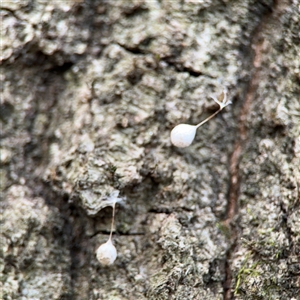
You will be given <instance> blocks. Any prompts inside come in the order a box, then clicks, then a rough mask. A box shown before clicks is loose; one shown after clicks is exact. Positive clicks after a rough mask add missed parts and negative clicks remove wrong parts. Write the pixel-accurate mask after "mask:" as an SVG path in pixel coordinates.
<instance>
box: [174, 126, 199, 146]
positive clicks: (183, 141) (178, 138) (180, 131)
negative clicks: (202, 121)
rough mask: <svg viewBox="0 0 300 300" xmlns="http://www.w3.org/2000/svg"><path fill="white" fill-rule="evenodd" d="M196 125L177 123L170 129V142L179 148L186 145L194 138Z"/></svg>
mask: <svg viewBox="0 0 300 300" xmlns="http://www.w3.org/2000/svg"><path fill="white" fill-rule="evenodd" d="M196 130H197V127H196V126H194V125H188V124H179V125H177V126H175V127H174V128H173V130H172V131H171V142H172V144H173V145H174V146H176V147H179V148H184V147H188V146H189V145H190V144H191V143H192V142H193V140H194V138H195V135H196Z"/></svg>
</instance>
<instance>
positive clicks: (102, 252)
mask: <svg viewBox="0 0 300 300" xmlns="http://www.w3.org/2000/svg"><path fill="white" fill-rule="evenodd" d="M96 257H97V259H98V261H99V262H100V263H101V264H102V265H104V266H108V265H111V264H113V263H114V261H115V260H116V258H117V250H116V247H115V246H114V245H113V243H112V241H111V239H109V240H108V241H107V242H106V243H104V244H102V245H101V246H100V247H99V248H98V249H97V251H96Z"/></svg>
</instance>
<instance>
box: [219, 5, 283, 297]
mask: <svg viewBox="0 0 300 300" xmlns="http://www.w3.org/2000/svg"><path fill="white" fill-rule="evenodd" d="M281 5H282V4H281ZM281 10H282V7H279V3H278V2H277V1H276V2H274V6H273V7H272V9H271V10H270V9H268V10H266V12H265V14H264V16H262V18H261V22H260V23H259V24H258V26H257V27H256V29H255V31H254V33H253V37H252V43H251V44H250V46H252V48H253V49H254V55H253V59H252V68H251V66H250V68H251V70H250V72H252V76H251V78H250V81H249V83H248V85H247V87H246V89H247V91H246V95H245V101H244V103H243V106H242V108H241V110H240V118H239V123H238V124H239V126H238V138H237V140H236V143H235V145H234V150H233V152H232V155H231V158H230V189H229V199H228V205H227V214H226V219H225V221H224V225H225V226H226V227H227V228H229V232H230V240H231V246H230V248H229V249H228V251H227V254H226V262H225V281H224V286H223V287H224V299H225V300H229V299H234V295H233V290H232V287H231V285H232V279H233V274H232V272H231V262H230V261H231V258H232V253H233V252H234V251H235V248H236V245H237V239H238V230H237V227H238V223H236V222H235V220H234V219H235V217H236V215H237V214H238V199H239V192H240V183H241V177H240V168H239V163H240V159H241V155H242V153H243V150H244V149H245V147H246V144H247V139H248V132H247V126H246V120H247V115H248V113H249V111H250V106H251V104H252V102H253V101H255V96H256V91H257V88H258V84H259V81H260V80H262V78H261V65H262V57H263V54H264V52H265V51H266V50H265V39H264V36H263V35H264V32H265V31H266V29H267V26H268V25H269V24H270V23H271V22H272V21H273V20H274V19H277V18H278V15H279V13H280V11H281Z"/></svg>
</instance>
